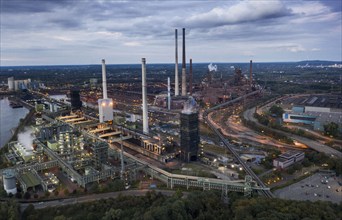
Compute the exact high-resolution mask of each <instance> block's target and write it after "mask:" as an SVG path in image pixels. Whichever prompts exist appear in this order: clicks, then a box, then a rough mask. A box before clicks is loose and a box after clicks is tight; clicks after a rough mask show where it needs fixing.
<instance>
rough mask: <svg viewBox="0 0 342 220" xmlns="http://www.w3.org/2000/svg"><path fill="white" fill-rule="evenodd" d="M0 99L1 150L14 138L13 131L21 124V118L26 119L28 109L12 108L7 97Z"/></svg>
mask: <svg viewBox="0 0 342 220" xmlns="http://www.w3.org/2000/svg"><path fill="white" fill-rule="evenodd" d="M1 98H2V99H0V148H2V147H3V146H4V145H5V144H6V143H7V141H8V140H9V139H10V138H11V137H12V132H11V129H12V128H15V127H17V126H18V124H19V120H20V119H21V118H25V116H26V115H27V113H28V112H29V110H28V109H26V108H25V107H24V108H12V107H11V106H10V105H9V104H10V103H9V100H8V98H7V97H5V98H3V97H1Z"/></svg>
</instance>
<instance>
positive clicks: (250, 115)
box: [243, 107, 342, 158]
mask: <svg viewBox="0 0 342 220" xmlns="http://www.w3.org/2000/svg"><path fill="white" fill-rule="evenodd" d="M254 112H255V107H254V108H251V109H248V110H246V111H245V112H244V113H243V117H244V118H245V119H246V120H249V121H253V122H255V123H257V124H258V126H260V127H263V128H267V129H271V130H273V131H274V132H278V133H279V134H282V135H285V136H287V137H290V138H292V139H293V140H296V141H298V142H300V143H303V144H305V145H307V146H308V147H310V148H312V149H314V150H316V151H318V152H322V153H325V154H327V155H329V156H332V157H340V158H342V152H340V151H338V150H335V149H333V148H331V147H329V146H326V145H324V144H321V143H319V142H317V141H314V140H310V139H308V138H305V137H301V136H298V135H295V134H291V133H287V132H284V131H280V130H277V129H272V128H269V127H267V126H265V125H262V124H260V123H259V122H258V120H257V119H256V118H254Z"/></svg>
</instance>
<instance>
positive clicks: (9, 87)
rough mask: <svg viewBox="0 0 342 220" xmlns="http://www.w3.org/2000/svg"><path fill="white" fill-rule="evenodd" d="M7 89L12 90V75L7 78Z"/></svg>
mask: <svg viewBox="0 0 342 220" xmlns="http://www.w3.org/2000/svg"><path fill="white" fill-rule="evenodd" d="M8 90H9V91H13V90H14V77H13V76H12V77H9V78H8Z"/></svg>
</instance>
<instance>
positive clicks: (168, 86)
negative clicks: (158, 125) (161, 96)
mask: <svg viewBox="0 0 342 220" xmlns="http://www.w3.org/2000/svg"><path fill="white" fill-rule="evenodd" d="M170 90H171V85H170V77H167V108H168V109H169V110H170V109H171V92H170Z"/></svg>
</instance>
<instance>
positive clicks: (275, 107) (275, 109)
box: [269, 105, 284, 117]
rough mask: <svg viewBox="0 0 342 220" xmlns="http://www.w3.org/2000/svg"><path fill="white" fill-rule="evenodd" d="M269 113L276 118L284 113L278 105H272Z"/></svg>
mask: <svg viewBox="0 0 342 220" xmlns="http://www.w3.org/2000/svg"><path fill="white" fill-rule="evenodd" d="M269 112H270V113H271V114H274V115H276V116H277V117H282V115H283V113H284V109H283V108H282V107H280V106H279V105H272V107H271V108H270V110H269Z"/></svg>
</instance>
